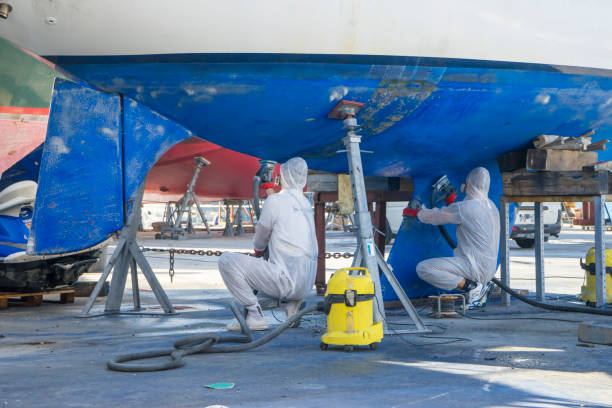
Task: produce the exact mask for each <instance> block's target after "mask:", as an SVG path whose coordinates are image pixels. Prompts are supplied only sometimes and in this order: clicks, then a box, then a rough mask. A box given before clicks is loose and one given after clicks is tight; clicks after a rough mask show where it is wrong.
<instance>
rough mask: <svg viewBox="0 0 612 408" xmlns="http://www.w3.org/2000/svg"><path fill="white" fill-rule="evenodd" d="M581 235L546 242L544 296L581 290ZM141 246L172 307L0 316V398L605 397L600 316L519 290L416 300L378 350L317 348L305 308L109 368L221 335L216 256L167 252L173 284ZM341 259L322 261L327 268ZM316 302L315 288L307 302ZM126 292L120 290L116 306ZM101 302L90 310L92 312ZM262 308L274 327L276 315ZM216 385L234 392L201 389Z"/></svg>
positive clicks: (327, 400)
mask: <svg viewBox="0 0 612 408" xmlns="http://www.w3.org/2000/svg"><path fill="white" fill-rule="evenodd" d="M251 238H252V235H250V234H247V235H245V236H242V237H234V238H224V237H213V238H211V239H207V240H182V241H155V240H154V239H152V238H151V237H150V234H145V236H142V237H139V243H140V244H141V245H142V246H145V247H160V246H163V245H165V244H167V243H168V242H170V243H171V244H172V245H173V246H174V247H176V248H178V247H185V248H212V249H215V250H217V249H218V250H221V251H225V250H232V251H248V250H249V249H250V248H251V242H250V241H251ZM591 242H592V232H587V231H582V230H580V229H578V228H575V227H574V228H565V229H564V230H563V231H562V233H561V235H560V238H558V239H555V238H552V239H551V240H550V241H549V242H547V243H546V244H545V254H546V263H545V268H546V275H547V278H546V285H547V293H548V294H549V296H551V297H562V298H575V295H576V294H577V293H579V290H580V285H581V284H582V279H583V276H584V275H583V271H582V270H581V269H580V267H579V258H580V257H583V256H584V254H585V253H586V251H587V249H588V248H589V247H590V246H591V245H592V243H591ZM607 243H608V244H612V238H610V237H607ZM352 248H354V243H353V242H352V241H351V240H350V239H346V238H343V239H330V238H328V240H327V250H328V251H340V252H343V251H348V250H351V249H352ZM111 250H112V248H109V249H108V251H109V253H110V251H111ZM145 254H146V256H147V259H148V260H149V262H150V263H151V265H152V267H153V269H154V271H155V273H156V275H157V277H158V278H159V280H160V282H161V283H162V286H163V288H164V289H165V290H166V291H167V294H168V297H169V298H170V300H171V302H172V303H173V305H174V307H175V308H176V310H177V312H178V314H176V315H174V316H166V317H157V316H125V315H121V316H100V317H91V318H79V317H77V316H78V315H79V314H80V311H81V309H82V307H83V305H84V303H85V301H86V298H84V297H77V298H76V302H75V303H74V304H58V303H51V302H44V303H43V305H42V306H40V307H25V306H18V305H12V306H10V307H9V308H8V309H6V310H2V311H0V373H1V374H0V407H100V406H117V407H119V406H120V407H210V406H216V407H219V406H226V407H238V406H240V407H242V406H244V407H329V406H346V407H348V406H351V407H373V406H375V407H412V406H415V407H418V406H426V407H454V406H461V407H601V406H612V348H611V347H610V346H606V345H597V344H584V343H582V342H579V341H578V325H579V323H580V322H582V321H594V322H602V323H606V322H607V324H609V323H610V318H609V317H604V316H591V315H584V314H577V313H559V312H551V311H544V310H541V309H536V308H534V307H531V306H527V305H525V304H522V303H521V302H519V301H517V300H515V299H513V300H512V302H511V306H510V307H505V306H502V305H501V304H500V301H499V299H492V300H490V302H489V304H488V306H487V307H486V308H485V309H484V310H482V311H477V312H468V314H467V316H466V317H463V318H448V319H433V318H431V317H429V316H428V313H429V311H430V308H429V307H428V306H424V305H423V306H418V303H417V306H416V307H417V308H418V310H419V313H420V315H421V316H422V318H423V320H424V322H425V324H426V325H427V326H428V327H430V328H431V329H432V330H433V334H431V335H421V336H419V335H401V336H400V335H386V336H385V337H384V339H383V340H382V343H381V344H380V346H379V347H378V349H377V350H375V351H372V350H369V349H363V350H361V349H358V350H355V351H353V352H352V353H346V352H344V351H342V349H338V350H332V349H330V350H327V351H321V350H320V349H319V342H320V337H321V335H322V334H323V333H324V332H325V327H326V324H325V319H324V316H323V315H321V314H311V315H307V316H306V317H304V318H303V321H302V324H301V326H300V327H299V328H294V329H288V330H287V331H285V332H284V333H282V334H281V335H280V336H279V337H278V338H276V339H274V340H272V341H271V342H269V343H267V344H265V345H263V346H261V347H259V348H256V349H254V350H250V351H246V352H241V353H233V354H197V355H191V356H187V357H185V363H186V364H185V366H184V367H182V368H178V369H174V370H168V371H159V372H152V373H123V372H114V371H109V370H108V369H107V368H106V366H105V364H106V362H107V361H108V360H109V359H110V358H112V357H114V356H116V355H117V354H123V353H131V352H140V351H146V350H151V349H166V348H169V347H171V344H172V343H173V342H174V341H175V340H176V339H179V338H183V337H188V336H192V335H194V334H202V333H213V332H222V331H225V329H224V326H225V325H226V324H227V323H230V322H231V321H232V318H233V316H232V314H231V312H230V311H229V309H228V308H227V305H228V304H229V302H230V300H231V296H230V294H229V292H228V291H227V290H226V289H225V287H224V286H223V282H222V280H221V279H220V276H219V273H218V270H217V263H216V260H217V258H216V257H214V256H213V257H206V256H204V257H202V256H198V255H176V260H175V270H176V275H175V276H174V279H173V282H172V283H171V282H170V280H169V278H168V254H167V253H157V252H151V251H149V252H145ZM510 254H511V269H512V281H511V284H512V287H513V288H518V289H529V290H530V291H532V290H533V289H534V281H533V276H534V272H533V270H534V269H533V268H534V265H533V250H528V249H520V248H518V247H516V246H512V247H511V250H510ZM349 262H350V261H349V260H345V259H340V260H333V259H332V260H330V261H329V262H328V265H327V268H328V271H329V272H331V271H333V270H334V269H336V268H340V267H344V266H347V263H349ZM98 276H99V275H96V274H86V275H84V277H83V278H82V280H89V281H95V280H97V278H98ZM140 286H141V294H142V306H143V307H145V308H146V311H147V312H152V313H155V312H159V311H160V309H159V306H158V305H157V302H156V301H155V298H154V297H153V295H152V293H151V292H149V291H147V289H148V287H147V286H146V282H145V281H144V280H142V281H141V282H140ZM128 288H129V283H128ZM47 299H49V300H53V297H52V296H51V297H45V300H47ZM321 299H322V298H321V297H317V296H315V295H314V291H313V294H312V296H310V297H309V299H308V303H309V304H313V303H314V302H317V301H320V300H321ZM131 301H132V298H131V293H130V291H129V289H128V290H126V293H125V297H124V307H128V308H129V306H130V302H131ZM103 302H104V298H100V299H99V300H98V301H97V303H96V304H95V305H94V307H93V312H96V311H102V310H103V307H104V306H103ZM266 317H267V318H268V320H269V321H270V322H271V323H272V324H273V325H275V324H278V321H279V320H283V319H284V313H283V312H282V310H277V311H274V312H266ZM386 318H387V320H388V323H389V324H390V327H392V328H393V329H395V330H400V329H403V328H406V327H410V326H409V325H410V324H411V321H410V320H409V319H408V318H407V316H406V315H405V314H404V312H402V310H401V309H395V310H394V309H388V310H387V317H386ZM256 336H260V334H256ZM216 383H232V384H233V388H229V389H213V388H207V385H211V384H216Z"/></svg>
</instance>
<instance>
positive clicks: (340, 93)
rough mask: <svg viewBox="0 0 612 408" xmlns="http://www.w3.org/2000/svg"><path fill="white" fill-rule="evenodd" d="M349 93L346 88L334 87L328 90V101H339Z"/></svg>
mask: <svg viewBox="0 0 612 408" xmlns="http://www.w3.org/2000/svg"><path fill="white" fill-rule="evenodd" d="M348 92H349V89H348V88H347V87H346V86H336V87H334V88H330V90H329V101H330V102H333V101H339V100H340V99H342V98H344V97H345V96H346V95H347V94H348Z"/></svg>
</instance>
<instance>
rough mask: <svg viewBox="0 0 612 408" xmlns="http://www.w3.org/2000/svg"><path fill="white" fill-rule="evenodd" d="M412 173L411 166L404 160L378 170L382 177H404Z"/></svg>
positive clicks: (377, 173)
mask: <svg viewBox="0 0 612 408" xmlns="http://www.w3.org/2000/svg"><path fill="white" fill-rule="evenodd" d="M409 173H410V166H408V165H407V164H406V163H405V162H404V161H398V162H395V163H391V164H389V165H387V166H385V167H383V168H381V169H379V170H378V171H377V172H376V175H377V176H380V177H402V176H406V175H407V174H409Z"/></svg>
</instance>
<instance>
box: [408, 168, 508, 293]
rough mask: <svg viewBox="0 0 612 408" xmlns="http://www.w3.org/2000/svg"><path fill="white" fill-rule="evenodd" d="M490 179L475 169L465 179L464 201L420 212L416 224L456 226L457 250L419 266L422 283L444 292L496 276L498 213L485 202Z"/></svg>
mask: <svg viewBox="0 0 612 408" xmlns="http://www.w3.org/2000/svg"><path fill="white" fill-rule="evenodd" d="M489 184H490V176H489V172H488V170H487V169H485V168H483V167H477V168H475V169H473V170H472V171H471V172H470V174H469V175H468V177H467V179H466V191H465V192H466V197H465V199H464V200H463V201H460V202H456V203H453V204H451V205H449V206H448V207H443V208H433V209H422V210H420V211H419V212H418V215H417V216H418V218H419V221H421V222H424V223H426V224H432V225H442V224H457V248H456V249H455V250H454V252H453V255H454V256H453V257H448V258H432V259H427V260H425V261H422V262H420V263H419V264H418V265H417V267H416V271H417V274H418V275H419V277H420V278H421V279H423V280H424V281H426V282H428V283H430V284H431V285H433V286H436V287H438V288H441V289H444V290H451V289H455V288H457V286H458V285H459V283H460V282H461V281H462V280H463V279H469V280H472V281H474V282H480V283H482V284H483V285H484V284H486V283H487V282H488V281H490V280H491V278H493V276H495V271H496V269H497V268H496V267H497V253H498V249H499V211H498V210H497V207H496V206H495V204H493V202H492V201H491V200H489V198H488V193H489Z"/></svg>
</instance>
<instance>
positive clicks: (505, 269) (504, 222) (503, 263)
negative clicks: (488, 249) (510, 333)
mask: <svg viewBox="0 0 612 408" xmlns="http://www.w3.org/2000/svg"><path fill="white" fill-rule="evenodd" d="M508 209H509V206H508V201H507V200H506V197H504V196H502V197H501V198H500V201H499V216H500V237H499V244H500V245H499V246H500V248H499V251H500V272H501V276H500V278H501V281H502V282H503V283H504V284H505V285H508V286H510V251H509V248H508V240H509V239H510V231H509V230H510V220H509V219H508ZM501 302H502V305H504V306H510V294H509V293H506V292H505V291H503V290H502V291H501Z"/></svg>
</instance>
